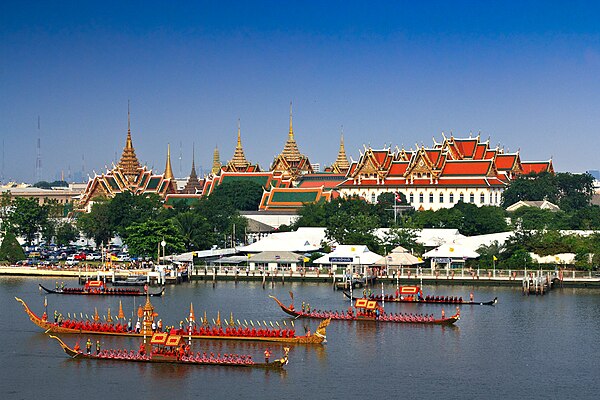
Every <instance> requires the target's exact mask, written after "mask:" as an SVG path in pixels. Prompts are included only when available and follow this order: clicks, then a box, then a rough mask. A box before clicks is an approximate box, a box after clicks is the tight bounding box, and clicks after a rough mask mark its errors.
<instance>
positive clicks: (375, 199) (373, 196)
mask: <svg viewBox="0 0 600 400" xmlns="http://www.w3.org/2000/svg"><path fill="white" fill-rule="evenodd" d="M375 201H377V197H376V196H375V193H371V203H373V204H375Z"/></svg>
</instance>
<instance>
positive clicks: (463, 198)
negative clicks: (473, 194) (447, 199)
mask: <svg viewBox="0 0 600 400" xmlns="http://www.w3.org/2000/svg"><path fill="white" fill-rule="evenodd" d="M458 201H462V202H463V203H464V202H465V195H464V194H463V193H461V194H460V195H459V196H458Z"/></svg>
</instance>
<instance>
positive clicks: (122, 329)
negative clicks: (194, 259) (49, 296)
mask: <svg viewBox="0 0 600 400" xmlns="http://www.w3.org/2000/svg"><path fill="white" fill-rule="evenodd" d="M15 300H17V301H18V302H19V303H21V304H22V305H23V308H24V309H25V313H26V314H27V316H28V317H29V319H30V320H31V322H33V323H34V324H35V325H37V326H39V327H40V328H42V329H43V330H44V331H45V332H52V333H61V334H63V333H68V334H85V335H107V336H126V337H143V336H144V335H146V336H150V335H152V333H153V332H152V329H147V330H146V331H144V327H142V329H141V330H140V331H139V332H136V331H135V330H128V329H127V325H125V324H120V323H116V324H114V323H107V322H105V323H100V322H96V321H75V320H66V321H63V322H62V323H60V324H59V323H57V322H51V321H48V319H47V317H46V316H45V315H43V316H42V317H41V318H40V317H39V316H38V315H36V314H35V313H34V312H33V311H32V310H31V309H30V308H29V306H28V305H27V303H25V301H23V300H22V299H20V298H18V297H15ZM329 322H330V320H329V319H325V320H324V321H322V322H321V323H320V324H319V326H318V328H317V330H316V331H315V332H314V333H312V334H311V333H308V334H306V335H303V336H296V331H295V330H294V329H291V328H289V329H288V327H286V328H284V329H279V328H278V329H275V328H272V329H270V328H266V327H260V328H259V329H256V328H255V327H254V326H253V327H252V328H250V327H248V326H245V327H244V326H241V324H239V325H238V326H237V327H233V326H231V327H230V326H228V327H226V328H225V329H223V328H222V327H221V326H200V327H197V326H194V327H193V328H192V330H191V335H189V331H188V330H187V329H173V330H172V332H174V333H177V334H179V335H182V336H185V337H190V336H191V338H192V339H203V340H239V341H247V342H248V341H253V342H279V343H289V344H325V343H327V332H326V330H327V326H328V325H329ZM151 324H152V322H150V325H151Z"/></svg>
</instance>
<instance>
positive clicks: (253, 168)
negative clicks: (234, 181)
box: [221, 120, 260, 172]
mask: <svg viewBox="0 0 600 400" xmlns="http://www.w3.org/2000/svg"><path fill="white" fill-rule="evenodd" d="M221 171H224V172H260V167H259V166H258V164H255V165H252V164H251V163H250V161H248V160H247V159H246V156H245V155H244V149H243V147H242V135H241V132H240V121H239V120H238V132H237V145H236V146H235V151H234V153H233V158H232V159H231V160H229V162H227V164H226V165H224V166H222V167H221Z"/></svg>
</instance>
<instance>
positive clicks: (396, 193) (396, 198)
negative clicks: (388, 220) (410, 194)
mask: <svg viewBox="0 0 600 400" xmlns="http://www.w3.org/2000/svg"><path fill="white" fill-rule="evenodd" d="M397 201H398V192H394V226H396V219H397V218H396V214H397V213H398V208H397V206H396V202H397Z"/></svg>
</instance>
